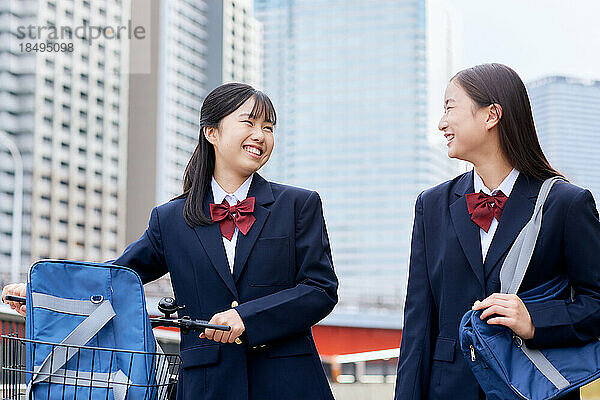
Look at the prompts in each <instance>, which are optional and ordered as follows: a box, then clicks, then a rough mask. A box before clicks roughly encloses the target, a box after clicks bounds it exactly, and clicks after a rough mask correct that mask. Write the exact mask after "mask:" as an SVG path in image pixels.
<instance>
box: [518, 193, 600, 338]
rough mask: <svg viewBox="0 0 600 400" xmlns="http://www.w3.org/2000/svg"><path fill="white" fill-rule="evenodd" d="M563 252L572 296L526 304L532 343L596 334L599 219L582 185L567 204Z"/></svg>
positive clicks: (598, 328) (599, 326)
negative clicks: (532, 333) (532, 330)
mask: <svg viewBox="0 0 600 400" xmlns="http://www.w3.org/2000/svg"><path fill="white" fill-rule="evenodd" d="M563 254H564V258H565V262H566V264H567V274H568V277H569V282H570V284H571V287H572V288H573V290H574V292H575V297H574V300H573V301H572V300H571V299H568V300H550V301H546V302H539V303H531V304H527V309H528V311H529V314H530V315H531V320H532V322H533V325H534V327H535V333H534V337H533V339H531V340H529V341H527V343H528V345H530V346H532V347H536V348H544V347H562V346H576V345H581V344H584V343H587V342H590V341H592V340H597V338H598V337H599V336H600V262H599V261H598V256H599V255H600V221H599V220H598V211H597V210H596V206H595V203H594V198H593V197H592V194H591V193H590V191H589V190H583V189H582V190H581V191H580V192H579V193H578V194H577V195H576V196H575V197H574V199H573V200H572V201H571V204H570V206H569V208H568V211H567V213H566V216H565V221H564V236H563Z"/></svg>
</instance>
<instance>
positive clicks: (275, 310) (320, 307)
mask: <svg viewBox="0 0 600 400" xmlns="http://www.w3.org/2000/svg"><path fill="white" fill-rule="evenodd" d="M295 242H296V265H297V273H296V286H294V287H292V288H288V289H283V290H281V291H279V292H276V293H273V294H270V295H267V296H264V297H259V298H257V299H254V300H251V301H247V302H244V303H242V304H240V305H239V306H237V307H236V308H235V309H236V310H237V312H238V313H239V315H240V317H241V318H242V320H243V321H244V325H245V327H246V332H245V333H246V335H247V337H248V344H249V345H258V344H262V343H267V342H270V341H274V340H278V339H283V338H285V337H289V336H292V335H294V334H298V333H300V332H303V331H306V330H307V329H310V327H311V326H313V325H314V324H316V323H317V322H318V321H320V320H321V319H323V318H324V317H325V316H326V315H327V314H329V313H330V312H331V310H333V307H334V306H335V304H336V303H337V287H338V280H337V277H336V275H335V272H334V270H333V262H332V258H331V249H330V246H329V238H328V236H327V229H326V227H325V220H324V218H323V209H322V205H321V199H320V198H319V195H318V194H317V193H316V192H312V193H311V194H310V195H309V196H308V198H307V200H306V201H305V203H304V205H303V206H302V208H301V210H300V212H299V214H298V216H297V217H296V226H295Z"/></svg>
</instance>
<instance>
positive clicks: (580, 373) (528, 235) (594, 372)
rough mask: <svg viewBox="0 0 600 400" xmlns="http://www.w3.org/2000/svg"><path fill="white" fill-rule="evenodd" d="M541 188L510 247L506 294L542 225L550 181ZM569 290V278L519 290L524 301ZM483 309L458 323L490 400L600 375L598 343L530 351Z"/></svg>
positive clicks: (553, 391)
mask: <svg viewBox="0 0 600 400" xmlns="http://www.w3.org/2000/svg"><path fill="white" fill-rule="evenodd" d="M559 180H561V179H560V178H557V177H554V178H550V179H547V180H546V181H545V182H544V183H543V184H542V187H541V189H540V193H539V195H538V198H537V201H536V204H535V208H534V211H533V215H532V217H531V219H530V220H529V222H528V223H527V224H526V225H525V226H524V227H523V229H522V230H521V232H520V233H519V235H518V236H517V239H515V242H514V243H513V245H512V247H511V249H510V250H509V252H508V254H507V256H506V259H505V261H504V263H503V264H502V268H501V270H500V286H501V292H502V293H509V294H516V293H517V291H518V290H519V287H520V286H521V282H522V281H523V277H524V276H525V273H526V271H527V267H528V265H529V262H530V260H531V257H532V255H533V250H534V248H535V244H536V241H537V237H538V234H539V231H540V227H541V224H542V209H543V206H544V202H545V201H546V198H547V197H548V193H549V192H550V189H551V188H552V185H553V184H554V183H555V182H556V181H559ZM570 291H571V288H570V286H569V282H568V279H567V277H566V276H559V277H556V278H554V279H553V280H552V281H549V282H546V283H545V284H543V285H541V286H538V287H536V288H534V289H531V290H529V291H526V292H523V293H520V294H519V297H520V298H521V300H523V302H524V303H525V304H527V303H532V302H542V301H548V300H553V299H565V298H568V297H569V295H570ZM481 313H482V310H478V311H473V310H469V311H467V312H466V313H465V315H464V316H463V318H462V320H461V323H460V327H459V338H460V346H461V350H462V353H463V355H464V357H465V359H466V360H467V363H468V364H469V366H470V367H471V370H472V371H473V374H474V375H475V377H476V378H477V381H478V382H479V384H480V385H481V387H482V389H483V391H484V392H485V393H486V396H487V399H488V400H507V399H531V400H546V399H555V398H558V397H561V396H564V395H565V394H567V393H568V392H571V391H573V390H575V389H577V388H579V387H581V386H583V385H585V384H587V383H589V382H591V381H593V380H595V379H597V378H598V377H600V341H594V342H591V343H588V344H586V345H584V346H580V347H564V348H552V349H541V350H537V349H530V348H528V347H527V346H526V344H525V342H524V340H523V339H522V338H520V337H519V336H517V335H515V334H514V332H513V331H512V330H510V329H509V328H507V327H505V326H500V325H488V324H487V322H486V321H482V320H481V319H480V316H481Z"/></svg>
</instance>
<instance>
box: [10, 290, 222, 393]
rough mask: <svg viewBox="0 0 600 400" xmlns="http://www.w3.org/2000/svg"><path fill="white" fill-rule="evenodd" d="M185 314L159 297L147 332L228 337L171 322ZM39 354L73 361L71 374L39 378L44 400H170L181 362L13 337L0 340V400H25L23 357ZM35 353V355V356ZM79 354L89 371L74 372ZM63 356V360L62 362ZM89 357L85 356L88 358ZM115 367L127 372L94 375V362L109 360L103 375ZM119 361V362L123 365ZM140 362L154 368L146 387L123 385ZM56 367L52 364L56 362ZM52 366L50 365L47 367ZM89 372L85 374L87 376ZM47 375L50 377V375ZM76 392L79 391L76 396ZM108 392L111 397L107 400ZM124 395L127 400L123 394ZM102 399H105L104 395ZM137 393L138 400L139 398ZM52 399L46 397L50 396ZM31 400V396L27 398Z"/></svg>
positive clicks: (27, 373) (194, 323)
mask: <svg viewBox="0 0 600 400" xmlns="http://www.w3.org/2000/svg"><path fill="white" fill-rule="evenodd" d="M6 300H8V301H15V302H19V303H22V304H25V301H26V299H25V298H24V297H18V296H13V295H6ZM184 309H185V305H183V306H179V305H178V304H177V303H176V301H175V299H173V298H172V297H164V298H162V299H161V300H160V302H159V304H158V310H159V311H160V312H161V313H162V314H163V316H162V317H154V318H150V324H151V326H152V328H156V327H158V326H164V327H176V328H179V329H180V330H181V332H182V333H183V334H187V333H189V332H190V331H200V330H204V329H207V328H208V329H215V330H222V331H230V330H231V327H229V326H225V325H215V324H210V323H209V322H208V321H205V320H199V319H191V318H190V317H189V316H183V317H181V318H173V317H172V315H173V314H174V313H176V312H179V311H182V310H184ZM40 348H42V349H43V350H44V352H48V353H49V354H51V359H52V360H53V359H54V355H56V358H57V359H60V360H61V361H62V360H63V357H64V358H65V364H66V361H67V360H66V359H67V358H69V359H70V358H71V357H77V358H76V361H75V365H76V367H75V369H69V370H66V369H58V370H56V371H53V370H52V367H50V372H48V373H45V374H44V373H42V375H43V376H44V377H45V378H46V379H44V380H45V381H48V382H49V383H51V384H48V385H47V386H48V392H47V397H46V399H52V400H54V399H59V398H60V399H61V400H65V399H69V400H71V399H88V400H92V399H94V400H96V399H106V400H108V399H112V397H114V398H125V396H127V398H130V397H129V395H132V396H133V395H135V397H131V398H135V399H142V398H143V399H144V400H146V399H148V400H150V399H152V400H169V399H174V398H175V392H176V385H177V380H178V374H179V367H180V365H181V358H180V356H179V355H178V354H166V353H163V352H162V351H160V348H159V347H158V348H157V350H159V351H156V352H144V351H132V350H123V349H115V348H104V347H94V346H75V345H64V344H61V343H51V342H44V341H39V340H31V339H26V338H22V337H17V336H16V335H15V334H10V335H2V400H23V399H26V398H27V395H28V393H29V390H28V388H27V382H28V381H29V380H31V376H32V375H33V374H34V373H37V374H38V375H40V372H39V371H35V368H33V367H32V366H31V365H28V362H27V356H26V355H27V354H28V352H31V353H29V354H32V355H33V357H31V359H35V352H36V350H37V349H40ZM40 351H41V350H40ZM84 352H91V360H92V368H89V365H86V366H85V367H87V368H85V369H84V368H83V367H84V366H83V365H81V367H82V370H80V368H79V367H80V363H79V359H80V358H79V357H80V356H81V354H82V353H84ZM63 354H64V356H63ZM88 354H89V353H88ZM117 359H118V360H119V361H120V365H123V364H125V365H127V364H128V365H129V370H128V371H127V372H125V371H123V373H121V374H119V375H118V376H117V374H107V373H94V372H93V371H94V368H93V365H94V360H104V361H103V362H107V360H110V361H109V362H110V366H109V368H108V370H111V367H112V363H113V362H116V360H117ZM123 360H125V362H123ZM140 362H146V363H148V362H150V363H151V364H150V365H154V366H155V368H153V369H152V371H153V372H152V373H151V376H148V377H147V378H148V379H147V380H146V382H150V383H148V384H134V383H132V382H130V381H129V379H128V377H129V376H130V375H131V371H132V367H133V366H134V365H136V364H137V363H140ZM57 363H58V361H57ZM51 365H52V362H51ZM88 369H89V371H87V370H88ZM52 371H53V372H52ZM78 389H79V390H78ZM110 390H112V391H113V396H112V397H111V396H110ZM128 392H129V395H127V393H128ZM104 393H105V394H104ZM142 393H143V397H140V396H141V394H142ZM51 394H52V396H51ZM30 398H31V396H30Z"/></svg>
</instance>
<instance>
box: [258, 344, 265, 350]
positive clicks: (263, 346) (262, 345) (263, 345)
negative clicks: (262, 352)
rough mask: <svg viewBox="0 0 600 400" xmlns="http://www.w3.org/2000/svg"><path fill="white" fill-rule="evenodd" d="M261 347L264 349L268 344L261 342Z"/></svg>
mask: <svg viewBox="0 0 600 400" xmlns="http://www.w3.org/2000/svg"><path fill="white" fill-rule="evenodd" d="M259 347H260V348H261V349H264V348H265V347H267V345H266V344H261V345H260V346H259Z"/></svg>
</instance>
